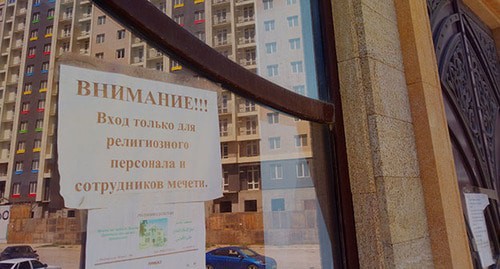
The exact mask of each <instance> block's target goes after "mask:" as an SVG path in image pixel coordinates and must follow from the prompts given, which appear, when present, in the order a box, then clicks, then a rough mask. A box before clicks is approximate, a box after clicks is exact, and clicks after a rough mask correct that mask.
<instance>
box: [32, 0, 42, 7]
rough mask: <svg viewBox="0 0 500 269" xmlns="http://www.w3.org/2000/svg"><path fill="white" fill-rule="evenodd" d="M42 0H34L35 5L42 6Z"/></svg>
mask: <svg viewBox="0 0 500 269" xmlns="http://www.w3.org/2000/svg"><path fill="white" fill-rule="evenodd" d="M40 1H41V0H33V5H34V6H35V7H38V6H40Z"/></svg>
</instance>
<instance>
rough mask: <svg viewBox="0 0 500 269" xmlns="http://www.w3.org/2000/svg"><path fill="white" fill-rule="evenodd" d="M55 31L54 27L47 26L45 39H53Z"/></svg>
mask: <svg viewBox="0 0 500 269" xmlns="http://www.w3.org/2000/svg"><path fill="white" fill-rule="evenodd" d="M53 31H54V27H52V26H47V27H46V28H45V37H51V36H52V33H53Z"/></svg>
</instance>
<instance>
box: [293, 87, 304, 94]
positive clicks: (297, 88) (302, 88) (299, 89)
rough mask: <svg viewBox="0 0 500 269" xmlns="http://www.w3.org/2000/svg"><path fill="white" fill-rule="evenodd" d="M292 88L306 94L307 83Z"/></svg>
mask: <svg viewBox="0 0 500 269" xmlns="http://www.w3.org/2000/svg"><path fill="white" fill-rule="evenodd" d="M292 90H293V91H294V92H296V93H298V94H300V95H306V86H305V85H295V86H293V87H292Z"/></svg>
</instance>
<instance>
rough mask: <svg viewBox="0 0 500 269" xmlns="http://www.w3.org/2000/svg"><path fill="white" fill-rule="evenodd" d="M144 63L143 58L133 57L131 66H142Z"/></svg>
mask: <svg viewBox="0 0 500 269" xmlns="http://www.w3.org/2000/svg"><path fill="white" fill-rule="evenodd" d="M143 63H144V57H133V58H132V64H133V65H142V64H143Z"/></svg>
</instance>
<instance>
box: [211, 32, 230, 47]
mask: <svg viewBox="0 0 500 269" xmlns="http://www.w3.org/2000/svg"><path fill="white" fill-rule="evenodd" d="M231 44H232V42H231V35H227V37H226V38H218V37H217V36H215V37H214V46H215V47H224V46H231Z"/></svg>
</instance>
